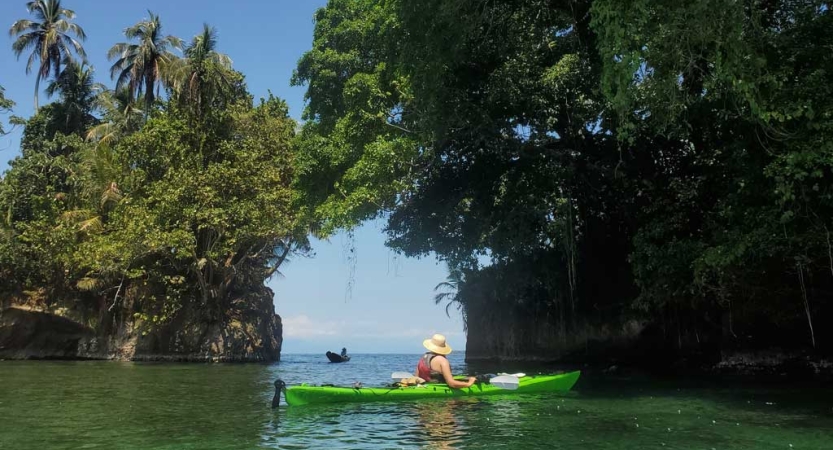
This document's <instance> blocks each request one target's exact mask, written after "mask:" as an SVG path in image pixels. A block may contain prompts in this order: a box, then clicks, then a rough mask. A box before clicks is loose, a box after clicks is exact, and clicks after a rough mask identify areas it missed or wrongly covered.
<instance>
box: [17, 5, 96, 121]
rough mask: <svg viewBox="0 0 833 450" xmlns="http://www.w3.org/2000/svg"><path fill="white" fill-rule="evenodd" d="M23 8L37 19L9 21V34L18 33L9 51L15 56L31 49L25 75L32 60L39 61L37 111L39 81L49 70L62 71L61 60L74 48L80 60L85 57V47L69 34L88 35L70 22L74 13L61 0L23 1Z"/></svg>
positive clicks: (80, 38) (79, 37)
mask: <svg viewBox="0 0 833 450" xmlns="http://www.w3.org/2000/svg"><path fill="white" fill-rule="evenodd" d="M26 9H27V10H28V11H29V13H31V14H34V15H35V17H36V18H37V20H38V22H34V21H31V20H27V19H20V20H18V21H16V22H15V23H14V24H12V27H11V29H10V30H9V35H10V36H12V37H14V36H17V39H16V40H15V41H14V43H13V44H12V50H13V51H14V54H15V56H17V58H18V59H19V58H20V55H21V54H23V52H24V51H26V50H28V49H32V54H31V55H29V60H28V61H27V62H26V73H27V74H29V73H31V72H32V65H33V64H34V63H35V60H38V61H40V66H39V67H38V75H37V77H36V78H35V110H37V109H38V88H39V86H40V81H41V80H45V79H46V78H48V77H49V74H50V72H54V74H55V76H56V77H57V76H58V74H59V73H60V70H61V69H60V67H61V62H62V61H64V60H65V58H67V57H71V55H72V52H73V51H74V52H75V53H76V54H77V55H78V56H79V57H81V59H83V60H86V58H87V55H86V53H85V52H84V47H82V46H81V43H79V42H78V41H77V40H75V39H73V38H72V37H70V35H69V34H70V33H72V34H74V35H75V37H77V38H78V39H79V40H82V41H83V40H84V39H86V38H87V35H86V34H84V30H83V29H82V28H81V27H80V26H78V24H75V23H72V22H70V20H72V19H74V18H75V12H74V11H72V10H69V9H65V8H62V7H61V0H38V1H34V2H29V3H27V4H26Z"/></svg>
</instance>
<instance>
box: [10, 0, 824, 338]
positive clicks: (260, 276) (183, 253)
mask: <svg viewBox="0 0 833 450" xmlns="http://www.w3.org/2000/svg"><path fill="white" fill-rule="evenodd" d="M28 5H29V10H30V11H31V12H32V14H33V15H34V18H35V21H29V20H27V19H21V20H19V21H17V22H15V24H14V25H13V27H12V29H11V34H12V35H13V36H14V39H15V40H14V44H13V47H12V50H13V51H14V52H16V54H17V55H18V56H21V57H24V58H28V64H27V71H32V72H33V73H34V75H35V89H36V92H37V90H38V89H39V82H40V81H45V82H47V83H48V85H47V88H46V92H47V93H48V94H49V95H50V96H54V97H56V100H55V101H54V102H52V103H49V104H47V105H44V106H41V107H40V108H39V109H38V110H37V113H36V114H35V115H34V116H33V117H31V118H29V119H28V120H26V121H25V124H24V126H25V131H24V138H23V142H22V144H21V156H20V157H18V158H16V159H15V160H14V161H13V162H12V164H11V168H10V169H9V170H8V172H6V173H5V174H3V178H2V181H0V211H2V212H3V217H2V221H0V224H2V226H0V233H2V234H0V290H2V291H5V292H12V293H19V292H23V291H32V290H40V291H42V292H46V295H47V296H49V295H59V293H60V295H65V294H66V292H82V293H87V294H85V295H79V296H78V298H83V299H86V300H84V301H88V302H99V304H100V305H99V307H100V308H104V309H112V308H114V307H115V308H118V307H119V305H120V302H119V299H120V298H123V296H124V295H125V294H124V293H125V292H126V290H127V289H133V290H134V291H132V292H135V293H136V295H137V296H138V297H140V298H142V299H143V300H142V301H143V306H142V307H141V308H139V311H141V312H140V314H143V315H144V316H145V317H146V318H148V319H151V320H152V321H164V320H166V319H167V318H169V317H170V316H171V315H172V314H175V312H176V311H177V310H178V308H180V307H181V306H182V304H183V303H184V302H196V303H198V304H200V305H204V306H205V307H206V309H207V310H208V311H222V310H223V308H225V307H226V306H227V305H226V303H225V302H227V301H228V299H229V298H230V296H229V293H230V292H231V291H233V290H235V289H237V290H240V289H246V288H248V287H250V286H255V285H262V283H263V281H264V280H265V279H266V278H268V277H269V276H270V275H271V274H272V273H274V272H275V271H276V270H277V268H278V267H279V266H280V263H281V262H282V261H283V260H284V258H285V257H286V256H287V255H288V254H290V253H291V252H294V251H305V250H306V248H307V235H308V234H309V233H310V232H311V230H314V231H315V232H316V233H317V234H318V235H321V236H327V235H330V234H332V233H334V232H336V231H338V230H343V229H350V228H352V227H355V226H357V225H359V224H360V223H362V222H363V221H365V220H368V219H371V218H378V217H383V218H385V219H386V220H387V234H388V245H389V246H390V247H391V248H393V249H395V250H396V251H399V252H402V253H404V254H406V255H409V256H426V255H429V254H435V255H436V256H437V257H438V258H440V259H441V260H443V261H445V262H446V263H447V264H448V266H449V280H448V281H447V282H446V283H443V285H442V287H444V288H447V289H449V290H448V291H446V292H441V293H439V294H438V297H437V301H438V302H444V303H445V302H448V306H449V307H450V308H456V309H459V310H460V311H461V312H462V313H463V315H464V318H465V319H466V323H467V326H468V328H469V332H470V340H471V334H472V333H474V334H476V335H477V336H479V337H484V338H485V337H486V336H487V335H488V334H489V333H491V334H492V335H493V339H494V340H495V343H494V345H492V346H491V347H489V348H488V351H489V352H493V353H496V354H500V353H503V354H511V353H513V352H514V353H517V352H518V351H519V350H518V349H520V348H524V349H526V350H525V351H530V352H535V351H538V352H545V351H547V349H548V348H551V345H549V344H547V343H546V342H543V343H542V340H543V341H547V340H548V339H549V340H552V341H564V342H566V341H567V340H569V339H570V338H568V336H582V335H583V333H584V331H582V330H585V329H586V328H587V327H591V326H592V327H602V328H604V327H608V328H617V327H620V328H621V327H624V326H626V324H627V323H629V322H632V321H636V322H638V323H639V324H640V325H639V327H640V329H641V330H642V331H641V332H642V333H643V334H644V333H648V334H651V333H653V334H652V335H653V336H655V338H656V341H658V342H662V343H663V345H665V347H664V348H666V349H667V350H669V351H678V350H681V349H686V348H688V349H695V350H703V349H706V350H708V349H712V350H713V349H721V348H731V347H743V348H769V347H772V346H784V347H792V348H805V349H817V350H819V351H829V349H830V344H833V331H831V330H830V328H829V327H826V326H824V324H825V323H826V322H827V321H829V319H830V318H831V312H833V311H831V309H833V242H831V235H830V232H831V228H833V222H832V221H831V218H833V214H831V213H833V185H832V184H831V183H832V182H833V178H831V175H833V174H831V168H833V87H831V86H833V85H831V82H830V81H831V79H833V52H831V51H830V49H831V48H833V33H831V32H830V30H833V14H832V13H831V11H830V4H829V2H826V1H819V0H744V1H728V0H697V1H693V2H678V1H671V0H653V1H648V0H627V1H623V0H514V1H477V0H443V1H439V0H330V1H329V3H328V5H327V6H326V7H325V8H322V9H320V10H319V11H318V12H317V13H316V15H315V34H314V41H313V43H312V48H311V49H310V50H309V51H308V52H307V53H306V54H305V55H304V56H303V57H302V58H301V59H300V61H299V62H298V67H297V70H296V73H295V75H294V77H293V80H292V83H293V84H296V85H301V86H305V87H306V89H307V94H306V100H307V104H306V109H305V111H304V115H303V119H304V123H303V125H302V127H300V131H299V132H298V134H297V136H296V135H295V129H296V128H295V127H296V125H295V123H294V122H293V121H292V120H291V119H290V118H289V116H288V111H287V106H286V105H285V103H284V102H282V101H281V100H279V99H276V98H269V99H264V100H262V101H261V102H259V103H256V102H253V101H252V98H251V96H250V95H249V94H248V93H247V91H246V87H245V83H244V79H243V75H242V74H240V73H238V72H236V71H234V70H233V68H232V66H231V61H230V59H229V58H228V57H227V56H226V55H223V54H220V53H218V52H217V51H216V38H215V34H214V32H213V30H212V29H211V28H210V27H208V26H206V28H205V29H204V30H202V31H201V32H200V33H199V34H197V35H196V36H195V37H194V38H193V39H192V41H191V42H190V43H188V44H186V43H185V42H184V41H182V40H181V39H179V38H176V37H173V36H167V35H164V33H163V31H162V26H161V24H162V21H161V19H160V18H159V17H158V16H155V15H153V14H151V15H150V17H149V18H148V19H144V20H142V21H140V22H139V23H137V24H136V25H135V26H132V27H129V28H127V29H126V30H125V38H126V40H127V42H125V43H118V44H115V45H114V46H113V47H112V49H111V51H110V53H109V55H108V56H109V57H110V58H111V60H112V61H113V66H112V68H111V70H110V72H111V75H112V78H113V80H114V81H115V86H114V88H113V89H107V88H105V87H103V86H101V85H99V84H96V83H94V80H93V79H92V76H91V72H90V70H89V67H88V66H86V64H85V62H84V61H85V58H84V51H83V45H82V42H83V40H84V38H85V34H84V32H83V29H82V28H81V26H80V25H78V23H80V22H76V21H75V17H74V14H73V13H72V11H69V10H66V9H62V8H63V6H62V5H61V2H60V1H57V0H40V1H36V2H30V3H29V4H28ZM178 50H181V55H178V54H177V53H176V52H177V51H178ZM276 82H280V80H276ZM0 83H2V80H0ZM1 93H2V91H0V94H1ZM0 100H3V102H2V103H0V107H2V108H3V111H4V112H6V111H8V109H9V108H10V107H11V105H10V104H9V102H8V101H5V99H2V98H0ZM12 122H16V123H18V122H20V120H19V119H14V120H12ZM428 301H430V299H429V300H428ZM505 329H509V330H510V331H511V332H505V331H497V332H491V331H490V330H505ZM542 336H544V338H542ZM498 341H500V342H498Z"/></svg>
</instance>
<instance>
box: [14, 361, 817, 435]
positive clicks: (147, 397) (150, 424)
mask: <svg viewBox="0 0 833 450" xmlns="http://www.w3.org/2000/svg"><path fill="white" fill-rule="evenodd" d="M417 357H418V355H355V356H354V358H353V360H352V361H350V362H349V363H345V364H330V363H327V362H325V358H324V356H323V354H322V355H286V356H285V357H284V361H282V362H281V363H278V364H272V365H265V364H264V365H258V364H251V365H217V364H214V365H208V364H206V365H202V364H153V363H120V362H92V361H81V362H43V361H40V362H39V361H3V362H0V448H2V449H82V448H84V449H88V448H106V449H111V448H113V449H116V448H117V449H232V448H283V449H303V448H326V449H342V448H352V449H368V448H373V449H375V448H386V449H387V448H390V449H398V448H409V449H410V448H435V449H445V448H468V449H476V448H482V449H487V448H488V449H492V448H506V449H530V448H553V449H567V448H569V449H578V448H581V449H706V450H708V449H785V450H788V449H833V402H831V400H833V395H831V390H830V389H829V387H828V386H825V385H823V384H814V385H808V384H800V383H781V384H769V385H764V386H762V385H750V384H749V383H741V382H726V383H714V382H710V383H708V384H704V383H695V382H691V381H688V380H679V379H675V380H670V379H664V380H652V379H645V378H639V379H635V378H628V377H606V378H592V377H585V378H583V379H581V380H579V383H578V384H577V385H576V387H575V389H574V391H573V392H571V393H569V394H567V395H531V396H530V395H527V396H515V397H512V396H506V397H496V398H479V399H478V398H466V399H459V400H452V401H449V400H426V401H421V402H413V403H376V404H353V405H331V406H305V407H289V406H287V405H285V404H283V405H281V406H280V407H279V408H278V409H276V410H272V409H271V408H270V405H269V403H270V401H271V398H272V395H273V392H274V390H273V387H272V382H273V381H274V380H275V379H276V378H282V379H284V380H285V381H287V383H289V384H293V383H300V382H312V383H324V382H332V383H336V384H351V383H352V382H353V381H362V382H363V383H365V385H370V384H378V383H383V382H387V381H388V379H387V378H388V376H389V374H390V372H391V371H396V370H409V369H410V366H411V365H412V363H413V362H414V361H415V358H417ZM458 358H459V357H458ZM452 362H453V363H455V368H457V369H458V371H464V370H465V367H464V366H463V364H462V361H461V360H459V359H457V360H456V361H452Z"/></svg>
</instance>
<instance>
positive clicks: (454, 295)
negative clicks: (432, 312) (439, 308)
mask: <svg viewBox="0 0 833 450" xmlns="http://www.w3.org/2000/svg"><path fill="white" fill-rule="evenodd" d="M464 284H465V275H464V273H463V270H462V269H459V268H456V267H452V266H451V265H450V264H449V266H448V278H446V279H445V281H443V282H442V283H440V284H438V285H436V286H435V287H434V291H435V292H436V291H440V290H442V291H441V292H439V293H438V294H437V295H435V296H434V303H435V304H437V305H439V304H441V303H442V302H444V301H447V302H448V303H446V305H445V315H447V316H448V317H451V313H450V311H449V309H450V308H451V306H452V305H454V304H455V303H456V304H457V310H458V311H460V312H461V314H462V315H463V327H464V328H466V312H465V310H464V309H463V298H462V296H461V295H460V290H461V289H462V288H463V285H464Z"/></svg>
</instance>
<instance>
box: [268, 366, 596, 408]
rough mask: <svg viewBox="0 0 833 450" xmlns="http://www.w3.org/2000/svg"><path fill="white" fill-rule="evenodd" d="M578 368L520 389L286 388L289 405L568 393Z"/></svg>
mask: <svg viewBox="0 0 833 450" xmlns="http://www.w3.org/2000/svg"><path fill="white" fill-rule="evenodd" d="M579 375H580V372H579V371H575V372H569V373H564V374H559V375H535V376H523V377H520V378H519V379H518V389H517V390H506V389H502V388H499V387H496V386H492V385H490V384H487V383H476V384H474V385H473V386H471V387H468V388H463V389H452V388H450V387H448V385H446V384H440V383H429V384H425V385H421V386H399V387H376V388H366V387H359V388H354V387H338V386H309V385H306V384H302V385H299V386H290V387H288V388H286V390H285V391H284V397H285V399H286V403H287V404H289V405H290V406H295V405H309V404H325V403H350V402H359V403H362V402H383V401H409V400H418V399H424V398H443V397H445V398H453V397H469V396H485V395H507V394H508V395H517V394H527V393H538V392H566V391H569V390H570V389H571V388H572V387H573V385H574V384H575V383H576V381H577V380H578V377H579Z"/></svg>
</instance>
